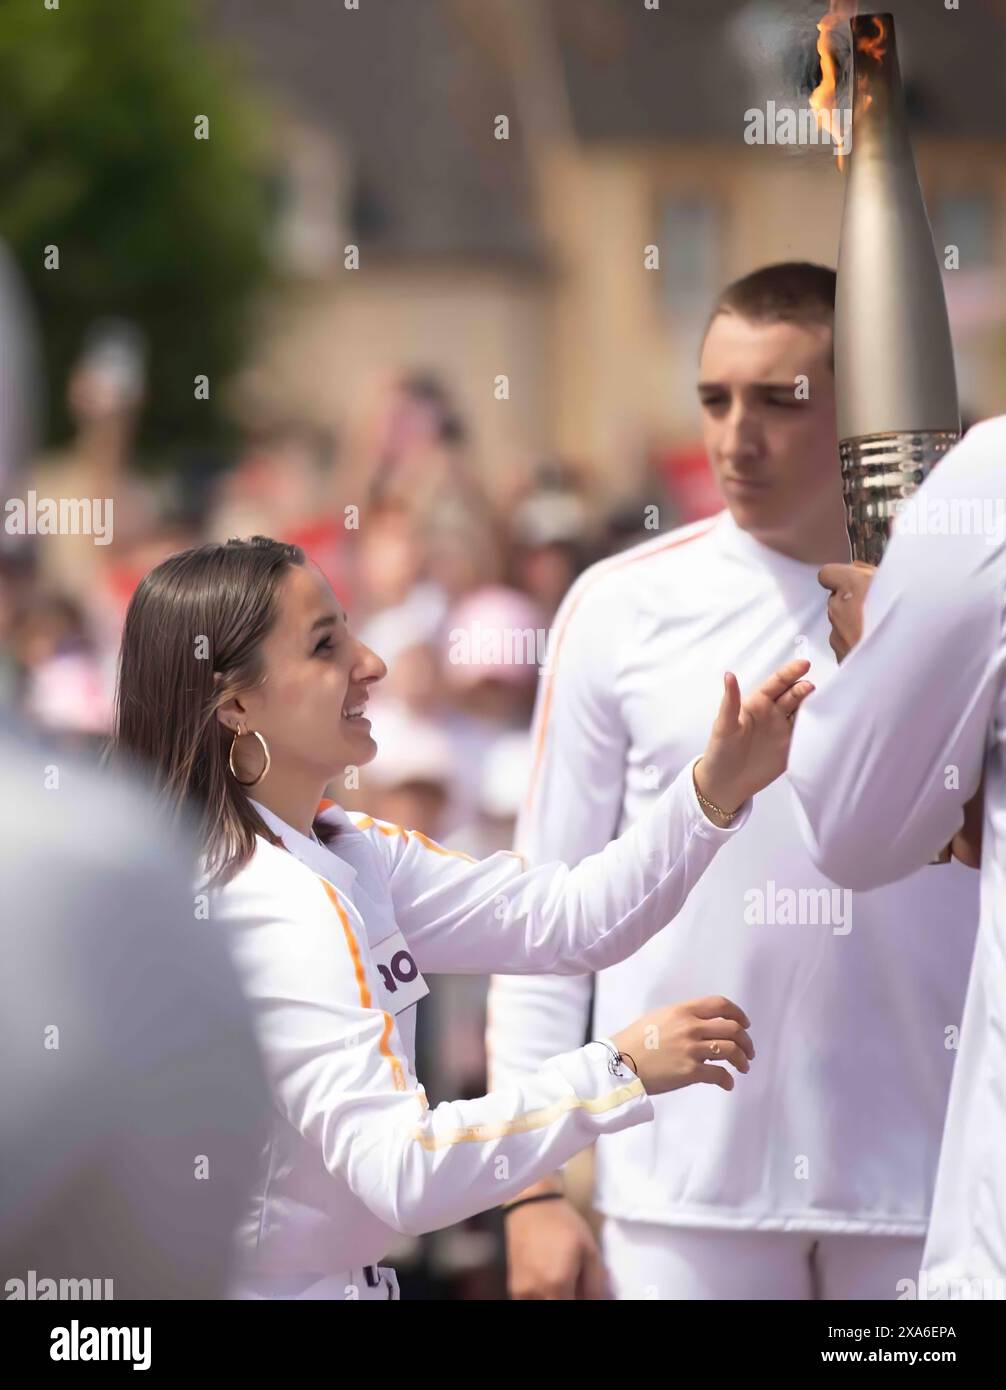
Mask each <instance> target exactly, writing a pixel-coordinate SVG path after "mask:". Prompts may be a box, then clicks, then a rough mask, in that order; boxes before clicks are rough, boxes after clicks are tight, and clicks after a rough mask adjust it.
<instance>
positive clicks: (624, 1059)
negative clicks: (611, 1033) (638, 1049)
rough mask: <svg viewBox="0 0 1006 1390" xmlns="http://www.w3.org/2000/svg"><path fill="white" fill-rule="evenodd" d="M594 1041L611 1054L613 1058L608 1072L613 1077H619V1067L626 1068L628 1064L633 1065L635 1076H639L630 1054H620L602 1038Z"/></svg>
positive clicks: (610, 1060) (609, 1062)
mask: <svg viewBox="0 0 1006 1390" xmlns="http://www.w3.org/2000/svg"><path fill="white" fill-rule="evenodd" d="M592 1041H593V1042H596V1043H600V1044H601V1046H602V1047H605V1048H607V1050H608V1051H609V1052H610V1053H611V1057H610V1059H609V1061H608V1071H609V1073H610V1074H611V1075H612V1076H617V1075H618V1074H619V1070H618V1069H619V1067H623V1066H625V1064H626V1063H631V1065H632V1071H633V1074H634V1075H635V1076H638V1075H639V1072H638V1070H637V1069H636V1063H635V1059H634V1058H633V1057H632V1056H631V1055H630V1054H629V1053H628V1052H618V1051H617V1050H616V1049H615V1048H614V1047H612V1046H611V1044H610V1043H606V1042H604V1040H603V1039H602V1038H593V1039H592Z"/></svg>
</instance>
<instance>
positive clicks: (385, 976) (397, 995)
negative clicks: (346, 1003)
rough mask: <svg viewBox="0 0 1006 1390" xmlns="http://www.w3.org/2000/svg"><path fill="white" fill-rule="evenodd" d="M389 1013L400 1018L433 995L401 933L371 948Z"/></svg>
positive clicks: (398, 932) (397, 932)
mask: <svg viewBox="0 0 1006 1390" xmlns="http://www.w3.org/2000/svg"><path fill="white" fill-rule="evenodd" d="M371 950H372V952H373V956H374V965H375V966H376V967H377V973H378V975H380V977H381V987H382V989H383V991H384V999H385V1003H386V1005H387V1008H388V1012H389V1013H393V1014H400V1013H401V1012H402V1011H403V1010H404V1009H408V1008H411V1007H412V1005H413V1004H418V1003H419V1001H420V999H422V998H423V997H424V996H425V995H427V994H429V992H430V987H429V985H428V984H427V983H426V981H425V980H424V979H423V977H422V975H421V973H420V970H419V966H418V965H417V964H416V961H415V957H414V956H413V954H412V952H411V951H410V950H409V947H408V943H407V942H406V940H405V937H404V936H403V935H402V933H401V932H400V931H396V932H395V933H394V934H393V935H392V936H386V937H385V938H384V940H383V941H379V942H378V944H377V945H376V946H373V947H371Z"/></svg>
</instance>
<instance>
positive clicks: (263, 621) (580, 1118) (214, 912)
mask: <svg viewBox="0 0 1006 1390" xmlns="http://www.w3.org/2000/svg"><path fill="white" fill-rule="evenodd" d="M807 668H808V663H807V662H806V661H793V662H790V663H788V665H787V666H785V667H783V668H782V669H781V670H780V671H778V672H777V673H776V675H775V676H773V677H772V679H771V680H769V681H767V682H766V683H765V684H764V685H763V686H762V687H761V688H760V689H759V690H758V691H757V692H755V694H754V695H753V696H751V697H749V698H748V699H747V700H745V701H743V702H742V700H741V696H740V691H739V689H738V687H737V682H736V679H735V678H734V677H733V676H730V675H728V676H727V677H725V679H724V694H723V699H722V703H721V706H720V710H719V714H718V716H717V718H716V722H715V725H714V727H713V733H712V736H711V738H710V740H709V743H708V745H707V747H706V749H705V751H704V753H703V754H702V756H701V757H700V758H699V759H697V760H693V762H691V763H689V764H688V765H687V766H686V767H685V768H684V769H683V770H682V772H681V773H680V774H679V776H678V777H677V778H676V779H675V780H674V781H673V783H672V784H671V785H670V786H669V787H668V788H667V790H666V791H665V792H664V793H663V795H662V796H661V797H660V798H659V799H658V800H657V801H656V803H655V804H654V807H653V810H652V812H651V814H650V815H648V816H646V817H644V818H643V819H642V820H640V821H639V822H638V823H637V824H636V825H635V826H634V827H633V829H632V830H630V831H629V832H627V833H626V834H625V835H624V836H622V837H621V838H620V839H618V840H616V841H613V842H612V843H611V844H610V845H608V846H607V848H606V849H605V850H604V851H603V853H601V854H598V855H595V856H593V857H591V858H588V859H585V860H583V862H582V863H580V864H579V865H578V866H577V868H575V869H572V870H570V869H567V868H566V867H565V865H562V864H547V865H541V866H538V867H536V868H533V869H528V868H527V867H526V865H525V864H524V862H523V861H522V860H521V859H520V858H519V856H516V855H512V854H509V853H500V854H496V855H493V856H491V857H490V858H489V859H486V860H484V861H478V860H475V859H472V858H471V856H469V855H467V854H461V853H457V852H453V851H448V850H446V849H444V848H443V847H442V846H440V845H438V844H437V843H436V842H435V841H433V840H431V839H429V838H428V837H427V836H426V835H424V834H422V832H421V831H419V830H409V829H406V828H404V827H402V826H397V825H389V824H385V823H382V822H380V821H375V820H373V819H372V818H371V817H369V816H363V815H357V816H355V817H350V816H349V815H347V813H346V812H345V811H343V810H342V809H341V807H339V806H338V805H336V804H335V803H334V802H323V801H322V800H321V797H322V793H323V791H324V789H325V787H326V786H327V785H328V783H329V782H331V781H332V779H333V778H334V777H335V776H336V775H337V774H338V773H339V772H340V771H341V770H342V769H344V768H345V767H347V766H349V765H355V766H359V765H360V764H362V763H365V762H368V761H369V760H370V759H371V758H372V757H373V755H374V753H375V752H376V745H375V743H374V740H373V738H372V736H371V730H370V721H369V719H367V717H366V713H365V710H366V705H367V698H368V693H369V690H370V687H371V686H372V685H373V684H374V682H375V681H378V680H380V679H381V678H382V677H383V676H384V674H385V666H384V663H383V662H382V661H381V659H380V657H378V656H376V655H375V654H374V653H373V652H372V651H370V650H369V648H367V647H366V646H364V645H363V643H361V642H360V641H358V640H357V639H356V638H355V637H354V636H353V635H352V633H351V631H350V630H349V627H348V626H347V622H346V615H345V613H344V612H343V611H342V608H341V606H340V605H339V604H338V603H337V601H336V599H335V597H334V595H333V593H332V591H331V589H330V587H329V585H328V583H327V581H326V580H325V579H324V577H323V576H322V574H321V573H320V571H319V570H318V569H317V568H316V567H315V566H314V565H313V564H311V563H310V562H309V561H307V560H306V558H305V556H304V553H303V552H302V551H301V550H299V549H297V548H296V547H294V546H289V545H282V544H280V543H278V542H276V541H271V540H268V539H266V538H263V537H261V536H255V537H253V538H252V539H251V540H248V541H228V542H227V544H226V545H207V546H202V547H200V548H198V549H195V550H189V551H185V552H183V553H182V554H179V555H175V556H172V557H171V558H169V559H168V560H166V561H164V563H163V564H161V565H159V566H158V567H157V568H156V569H155V570H153V571H152V572H151V573H150V574H148V575H147V576H146V578H145V579H144V580H143V582H142V583H141V585H140V586H139V588H138V589H137V591H136V594H135V595H134V597H133V600H132V602H131V604H130V609H129V613H128V615H127V619H126V625H125V630H124V635H123V644H122V655H121V662H120V672H119V689H118V693H117V725H116V734H115V739H114V744H113V748H114V752H115V754H116V755H117V756H119V757H121V758H126V759H129V760H141V761H142V762H143V763H144V764H145V765H146V766H147V767H148V769H149V768H152V770H153V774H154V777H155V780H156V781H157V783H158V785H159V787H160V790H161V793H162V795H163V796H164V797H165V798H166V799H167V800H168V802H169V803H170V806H171V808H172V809H173V810H175V811H181V810H182V809H183V808H184V807H186V806H190V807H193V808H194V809H195V811H196V813H197V815H198V816H199V818H200V825H201V834H202V845H203V854H202V857H201V863H200V866H199V874H198V878H197V891H198V892H199V893H200V894H204V895H205V901H206V902H207V904H208V906H209V914H208V915H209V917H210V919H211V921H213V922H214V924H216V925H219V926H220V927H221V928H223V929H224V930H225V931H226V933H227V936H228V940H229V943H230V946H231V949H232V952H233V955H234V958H235V962H236V964H237V967H238V971H239V974H240V976H241V979H242V983H243V987H244V992H245V996H246V998H247V999H248V1001H249V1005H250V1007H251V1011H252V1017H253V1022H254V1025H255V1028H256V1031H257V1034H258V1038H259V1042H260V1045H261V1049H262V1056H263V1062H264V1065H265V1069H266V1074H267V1076H268V1079H269V1081H270V1084H271V1088H272V1092H273V1100H274V1106H275V1111H274V1117H273V1125H272V1132H271V1137H270V1141H269V1144H268V1147H267V1150H266V1151H265V1152H264V1153H263V1155H262V1159H261V1168H260V1172H259V1174H258V1176H257V1180H256V1185H255V1188H254V1191H253V1193H252V1194H251V1200H250V1201H249V1203H248V1206H247V1209H246V1211H245V1214H244V1217H243V1220H242V1222H241V1225H240V1229H239V1233H238V1235H239V1240H238V1246H239V1250H240V1265H239V1269H238V1271H237V1282H236V1284H235V1288H234V1292H235V1294H236V1295H238V1296H241V1297H250V1298H262V1297H282V1298H289V1297H293V1298H338V1299H353V1300H355V1299H357V1298H368V1299H370V1298H393V1297H396V1296H397V1284H396V1280H395V1276H394V1272H393V1271H391V1270H385V1269H381V1268H378V1267H377V1261H378V1260H379V1259H380V1258H381V1257H382V1256H383V1254H384V1253H385V1251H386V1250H387V1248H388V1246H389V1245H390V1244H391V1243H392V1241H393V1239H394V1235H395V1233H396V1232H406V1233H410V1234H419V1233H421V1232H424V1231H430V1230H434V1229H436V1228H438V1227H440V1226H445V1225H449V1224H451V1223H453V1222H455V1221H458V1220H461V1219H463V1218H465V1217H467V1216H471V1215H473V1214H474V1213H475V1212H478V1211H482V1210H484V1209H486V1208H487V1207H491V1206H495V1205H497V1204H499V1203H501V1202H504V1201H506V1200H507V1199H509V1198H513V1197H515V1196H516V1195H517V1194H518V1193H519V1192H520V1191H521V1190H522V1189H523V1188H525V1187H526V1186H527V1185H528V1183H530V1182H533V1181H536V1180H537V1179H539V1178H541V1177H544V1176H545V1175H546V1174H547V1173H549V1172H551V1171H552V1170H553V1169H554V1168H555V1167H556V1165H557V1164H559V1163H562V1162H564V1161H565V1160H566V1159H567V1158H569V1157H571V1156H572V1154H573V1153H575V1152H576V1151H577V1150H578V1149H580V1148H583V1147H584V1146H585V1145H587V1144H589V1143H590V1142H591V1141H592V1140H593V1139H594V1137H595V1136H596V1135H598V1134H601V1133H606V1132H613V1131H616V1130H621V1129H624V1128H626V1127H627V1126H629V1125H634V1124H638V1123H640V1122H641V1121H644V1120H648V1119H650V1118H651V1117H652V1114H653V1110H652V1106H651V1104H650V1101H649V1098H648V1094H647V1093H648V1092H649V1093H650V1094H661V1093H663V1092H665V1091H671V1090H675V1089H678V1088H679V1087H682V1086H687V1085H691V1084H693V1083H698V1082H706V1083H709V1084H713V1085H718V1086H720V1087H722V1088H723V1089H724V1090H731V1089H732V1087H733V1084H734V1083H733V1079H732V1077H731V1075H730V1073H729V1072H728V1071H727V1070H726V1069H725V1067H724V1066H723V1065H722V1064H723V1063H728V1064H730V1065H732V1066H733V1067H734V1068H736V1070H738V1071H740V1072H746V1071H747V1070H748V1069H749V1067H750V1059H751V1058H752V1057H753V1056H754V1048H753V1047H752V1044H751V1040H750V1038H749V1036H748V1033H747V1027H748V1019H747V1017H746V1015H745V1014H744V1013H743V1011H742V1010H741V1009H739V1008H738V1007H737V1005H736V1004H734V1003H732V1002H731V1001H730V1000H728V999H725V998H723V997H722V996H712V997H710V998H705V999H698V1000H692V1001H690V1002H689V1003H686V1004H680V1005H668V1006H666V1007H664V1008H660V1009H656V1010H654V1011H653V1012H651V1013H649V1014H647V1015H645V1016H644V1017H643V1018H641V1019H638V1020H637V1021H636V1022H635V1023H634V1024H630V1025H629V1027H627V1028H625V1029H623V1030H622V1032H620V1033H618V1034H616V1035H614V1036H613V1037H611V1038H600V1039H596V1040H595V1041H593V1042H591V1043H589V1044H587V1046H585V1047H580V1048H576V1049H574V1050H573V1051H571V1052H567V1053H563V1054H562V1055H560V1056H557V1057H553V1058H551V1059H550V1060H549V1061H548V1062H547V1063H546V1064H545V1065H544V1066H543V1067H542V1068H540V1070H539V1071H537V1072H534V1073H533V1074H531V1075H528V1076H526V1077H523V1078H521V1079H520V1080H519V1082H517V1083H515V1084H513V1085H510V1086H508V1087H506V1088H504V1089H501V1090H498V1091H494V1092H491V1093H490V1094H488V1095H485V1096H481V1097H478V1098H477V1099H474V1100H465V1101H453V1102H444V1103H443V1104H441V1105H439V1106H437V1107H436V1109H434V1110H430V1108H429V1106H428V1104H427V1101H426V1095H425V1091H424V1090H423V1087H422V1086H421V1085H420V1083H419V1081H418V1079H417V1078H416V1075H415V1072H414V1060H413V1059H414V1053H415V1013H416V1006H417V1004H418V1002H419V1000H420V999H421V998H423V997H424V996H425V995H426V994H427V993H428V989H427V986H426V982H425V980H424V978H423V972H424V971H434V972H439V973H450V972H455V973H471V974H486V973H488V972H490V971H498V972H503V973H523V972H541V971H545V972H552V973H558V974H583V973H586V972H588V971H591V970H595V969H598V968H600V967H603V966H605V965H609V964H613V963H615V962H616V961H619V960H622V959H624V957H625V956H627V955H629V954H631V953H632V952H633V951H635V950H637V949H638V948H639V947H640V946H641V945H642V944H643V943H644V942H645V941H646V940H648V939H649V938H650V937H651V936H653V935H654V933H656V932H657V931H659V930H660V929H661V928H662V927H663V926H664V925H665V924H666V923H668V922H670V921H671V920H672V919H673V918H674V917H675V915H676V914H677V912H678V910H679V909H680V907H681V905H682V903H683V902H684V900H685V898H686V896H687V894H688V892H689V891H690V889H691V886H692V884H693V883H694V882H695V881H696V880H697V879H698V877H699V876H700V875H701V874H702V872H703V871H704V869H705V867H706V865H707V864H708V863H709V862H710V861H711V859H712V858H713V856H714V855H715V854H716V852H717V850H718V848H719V846H720V845H721V844H723V843H724V842H725V841H726V840H728V839H730V838H731V837H732V836H734V835H736V834H738V833H742V827H743V825H744V823H745V822H746V820H747V817H748V813H749V803H750V798H751V797H752V796H753V794H754V793H755V792H757V791H759V790H760V789H761V788H762V787H763V786H766V785H767V784H768V783H769V782H771V781H773V780H774V779H775V778H776V777H778V776H779V775H780V773H781V772H782V770H783V768H784V766H785V762H786V752H787V749H788V745H789V739H790V733H791V729H792V717H793V715H794V714H795V712H796V710H797V708H798V707H799V705H800V702H801V701H802V699H803V698H804V696H805V695H806V694H808V693H809V691H810V689H811V687H810V685H809V683H808V682H807V681H805V680H803V679H802V677H803V676H804V675H805V674H806V671H807ZM252 788H254V800H252V798H251V796H250V795H249V791H250V789H252ZM316 831H317V833H316ZM654 1039H656V1040H657V1043H658V1045H657V1046H656V1047H654V1046H653V1041H654ZM713 1062H716V1063H719V1065H710V1063H713Z"/></svg>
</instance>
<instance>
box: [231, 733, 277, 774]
mask: <svg viewBox="0 0 1006 1390" xmlns="http://www.w3.org/2000/svg"><path fill="white" fill-rule="evenodd" d="M247 733H252V734H254V736H255V737H256V738H257V739H258V741H259V743H260V744H261V745H262V752H263V753H264V754H265V766H264V767H263V769H262V771H261V772H260V773H259V775H258V776H257V777H253V778H252V780H251V781H250V782H242V781H241V778H240V777H239V776H238V775H237V772H236V771H235V768H234V745H235V744H236V743H237V741H238V739H239V738H244V736H245V734H247ZM271 762H272V759H271V758H270V756H269V745H268V743H266V741H265V738H264V737H263V736H262V734H260V733H259V731H258V729H251V730H248V729H246V730H245V731H244V733H242V731H241V730H240V729H236V730H235V732H234V737H233V738H232V739H231V751H230V752H229V753H228V754H227V766H228V767H229V768H230V770H231V776H232V777H233V778H234V780H235V782H237V784H238V786H239V787H257V786H258V784H259V782H261V781H262V778H263V777H264V776H265V775H266V773H267V772H268V771H269V767H270V764H271Z"/></svg>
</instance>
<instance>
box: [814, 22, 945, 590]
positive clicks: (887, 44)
mask: <svg viewBox="0 0 1006 1390" xmlns="http://www.w3.org/2000/svg"><path fill="white" fill-rule="evenodd" d="M849 22H850V25H851V28H852V53H853V64H854V67H853V84H854V87H853V106H852V154H851V158H850V165H849V171H848V174H847V176H846V177H847V182H846V190H845V207H844V211H843V215H842V233H841V242H840V246H839V256H838V288H837V295H836V303H835V388H836V397H837V417H838V439H839V446H838V447H839V455H840V458H841V463H842V490H843V494H844V497H845V510H846V523H847V526H848V530H849V539H850V542H851V544H852V558H853V559H854V560H863V561H865V562H866V563H868V564H871V565H877V564H879V563H880V560H881V557H882V556H883V553H884V547H885V545H886V543H887V541H888V538H889V536H890V533H891V528H892V525H893V522H894V520H895V518H896V517H897V514H898V511H899V509H900V507H901V506H902V505H903V504H904V502H905V500H907V499H908V498H909V497H911V495H912V493H914V492H915V491H916V489H917V488H918V486H919V484H920V483H921V482H922V481H923V480H924V479H925V477H926V475H927V474H928V473H929V471H930V469H931V468H932V467H933V465H934V464H935V463H936V462H937V461H938V460H939V459H940V458H941V457H942V456H943V455H944V454H945V453H946V452H947V450H948V449H949V448H951V446H952V445H953V444H954V443H955V442H956V440H957V439H958V438H959V437H960V428H961V422H960V409H959V406H958V402H957V381H956V377H955V374H954V355H953V346H952V344H951V340H950V324H949V321H948V319H947V306H946V300H945V299H944V296H943V285H942V281H941V278H940V267H939V262H938V260H937V256H936V249H935V247H934V245H933V234H932V230H931V228H930V226H929V218H928V217H927V216H926V207H925V203H924V202H923V200H922V190H921V189H920V187H919V178H918V174H917V173H916V169H915V160H914V158H913V156H912V146H911V141H910V140H909V136H908V121H907V117H906V112H905V98H904V92H903V90H902V86H901V74H900V71H899V68H898V55H897V47H896V44H895V37H894V20H893V18H892V16H891V15H889V14H868V15H858V16H856V17H854V18H852V19H850V21H849Z"/></svg>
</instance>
